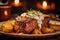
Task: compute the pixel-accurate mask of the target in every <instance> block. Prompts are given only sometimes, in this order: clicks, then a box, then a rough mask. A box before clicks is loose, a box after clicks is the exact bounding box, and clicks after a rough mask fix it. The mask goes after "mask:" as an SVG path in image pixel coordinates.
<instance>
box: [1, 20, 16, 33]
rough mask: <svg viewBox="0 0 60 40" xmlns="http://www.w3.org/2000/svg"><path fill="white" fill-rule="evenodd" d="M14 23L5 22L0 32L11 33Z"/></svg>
mask: <svg viewBox="0 0 60 40" xmlns="http://www.w3.org/2000/svg"><path fill="white" fill-rule="evenodd" d="M14 23H15V20H10V21H7V22H6V23H4V24H3V25H2V31H4V32H12V29H13V25H14Z"/></svg>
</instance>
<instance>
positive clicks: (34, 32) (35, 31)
mask: <svg viewBox="0 0 60 40" xmlns="http://www.w3.org/2000/svg"><path fill="white" fill-rule="evenodd" d="M32 34H42V32H41V31H40V30H38V29H35V30H34V31H33V32H32Z"/></svg>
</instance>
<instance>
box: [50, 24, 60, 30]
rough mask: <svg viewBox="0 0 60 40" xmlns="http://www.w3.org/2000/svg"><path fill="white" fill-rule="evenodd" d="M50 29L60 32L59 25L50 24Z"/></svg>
mask: <svg viewBox="0 0 60 40" xmlns="http://www.w3.org/2000/svg"><path fill="white" fill-rule="evenodd" d="M50 28H52V29H54V30H56V31H60V25H56V24H50Z"/></svg>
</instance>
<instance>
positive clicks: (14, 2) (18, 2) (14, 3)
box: [11, 0, 22, 7]
mask: <svg viewBox="0 0 60 40" xmlns="http://www.w3.org/2000/svg"><path fill="white" fill-rule="evenodd" d="M11 5H12V6H15V7H18V6H21V5H22V3H21V2H20V0H14V1H13V2H12V3H11Z"/></svg>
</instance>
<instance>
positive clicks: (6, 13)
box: [0, 6, 11, 21]
mask: <svg viewBox="0 0 60 40" xmlns="http://www.w3.org/2000/svg"><path fill="white" fill-rule="evenodd" d="M10 17H11V7H10V6H0V21H3V20H8V19H10Z"/></svg>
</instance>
